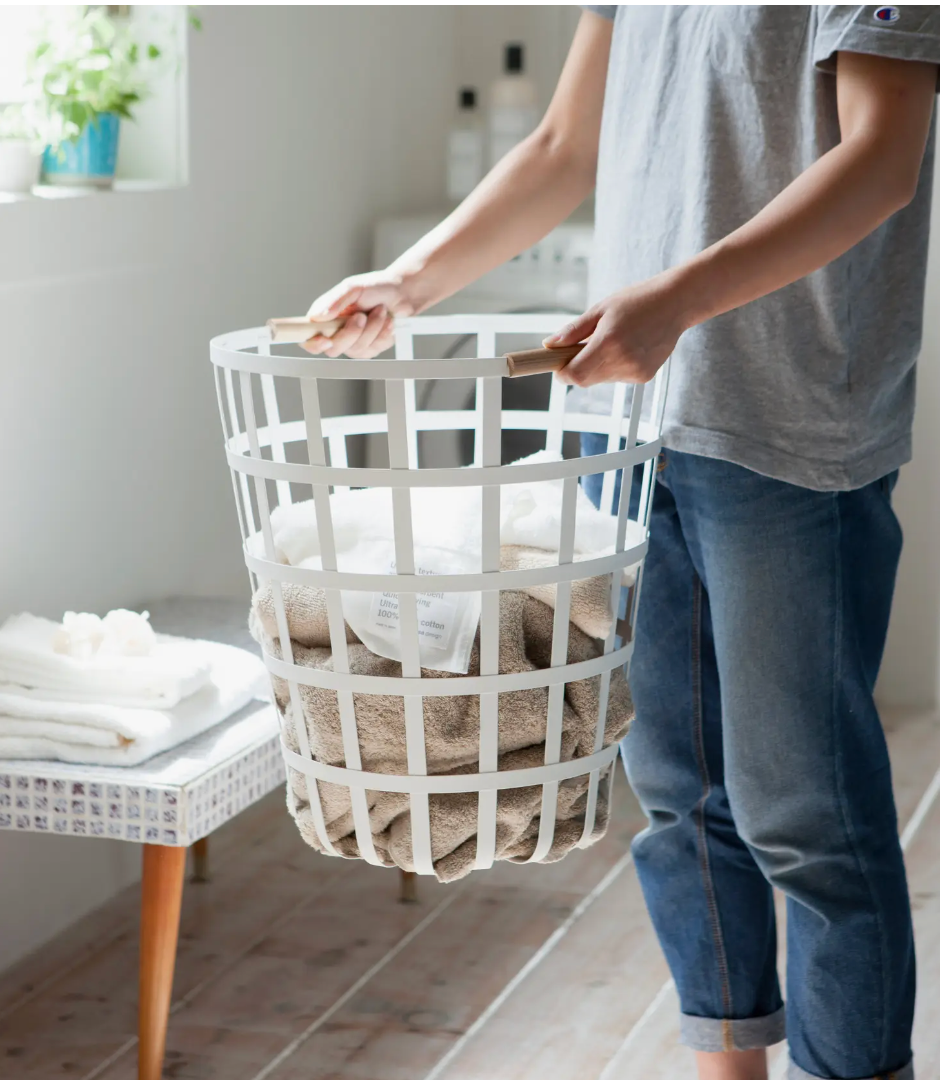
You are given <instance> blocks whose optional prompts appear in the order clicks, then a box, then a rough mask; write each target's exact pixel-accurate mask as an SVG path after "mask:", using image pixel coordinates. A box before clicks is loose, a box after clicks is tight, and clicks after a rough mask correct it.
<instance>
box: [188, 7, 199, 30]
mask: <svg viewBox="0 0 940 1080" xmlns="http://www.w3.org/2000/svg"><path fill="white" fill-rule="evenodd" d="M189 25H190V26H191V27H192V28H193V29H194V30H201V29H202V19H200V18H199V16H198V15H197V14H196V13H195V11H191V12H190V13H189Z"/></svg>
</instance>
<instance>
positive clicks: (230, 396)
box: [223, 368, 255, 535]
mask: <svg viewBox="0 0 940 1080" xmlns="http://www.w3.org/2000/svg"><path fill="white" fill-rule="evenodd" d="M223 374H224V378H225V400H226V404H227V405H228V415H229V420H230V421H231V424H232V434H233V435H234V434H235V433H236V432H237V431H239V427H238V409H237V408H236V406H235V386H234V381H235V380H234V379H233V377H232V372H231V369H230V368H225V369H224V373H223ZM238 484H239V487H240V488H241V493H242V506H243V507H244V514H245V528H246V530H247V532H248V534H249V535H251V534H253V533H254V531H255V529H254V519H253V517H252V513H251V493H250V492H249V490H248V477H247V476H246V475H245V474H244V473H242V472H240V473H239V474H238Z"/></svg>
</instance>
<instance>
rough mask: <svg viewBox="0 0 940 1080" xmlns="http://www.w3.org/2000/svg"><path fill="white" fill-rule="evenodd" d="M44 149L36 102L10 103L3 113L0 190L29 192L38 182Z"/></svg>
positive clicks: (0, 115)
mask: <svg viewBox="0 0 940 1080" xmlns="http://www.w3.org/2000/svg"><path fill="white" fill-rule="evenodd" d="M42 149H43V139H42V137H41V135H40V122H39V115H38V111H37V109H36V108H35V106H34V105H32V104H17V105H8V106H7V107H6V108H5V109H4V110H3V111H2V112H0V191H12V192H18V193H19V192H28V191H29V190H30V189H31V188H32V186H33V184H36V183H38V182H39V165H40V162H41V161H42Z"/></svg>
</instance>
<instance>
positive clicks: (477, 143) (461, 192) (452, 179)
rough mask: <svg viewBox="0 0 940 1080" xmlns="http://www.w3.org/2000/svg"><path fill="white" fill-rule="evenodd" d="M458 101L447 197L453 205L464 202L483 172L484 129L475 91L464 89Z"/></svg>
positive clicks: (449, 144)
mask: <svg viewBox="0 0 940 1080" xmlns="http://www.w3.org/2000/svg"><path fill="white" fill-rule="evenodd" d="M457 101H458V110H457V122H456V123H455V125H454V127H453V128H452V129H451V132H450V135H449V136H448V140H447V195H448V197H449V198H450V199H452V200H453V201H454V202H459V201H460V200H461V199H465V198H466V197H467V196H468V195H469V194H470V192H471V191H473V189H474V188H475V187H476V186H477V184H478V183H479V182H480V180H481V178H482V176H483V172H484V154H483V143H484V140H483V125H482V123H481V122H480V117H479V114H478V112H477V92H476V90H475V89H474V88H473V87H472V86H465V87H464V88H463V89H462V90H461V91H460V94H459V96H458V99H457Z"/></svg>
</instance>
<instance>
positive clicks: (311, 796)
mask: <svg viewBox="0 0 940 1080" xmlns="http://www.w3.org/2000/svg"><path fill="white" fill-rule="evenodd" d="M239 382H240V387H241V398H242V411H243V413H244V417H245V430H246V433H247V436H248V448H249V451H250V453H251V456H252V457H256V458H260V457H261V447H260V445H259V443H258V426H257V423H256V422H255V406H254V399H253V398H252V392H251V375H250V374H248V372H246V371H240V372H239ZM254 480H255V498H256V499H257V502H258V516H259V517H260V519H261V521H260V524H261V535H262V537H263V539H264V551H265V557H266V558H267V559H268V560H269V561H270V562H275V561H276V556H275V551H274V535H273V532H272V530H271V513H270V509H269V506H268V492H267V488H266V487H265V485H264V480H262V479H261V478H260V477H257V476H256V477H254ZM270 585H271V596H272V600H273V602H274V614H275V619H276V621H277V631H278V642H279V645H280V649H281V656H282V657H283V658H285V659H287V660H288V662H290V663H292V662H293V655H294V653H293V648H292V646H291V640H290V629H289V627H288V623H287V613H286V611H285V609H284V592H283V589H282V588H281V583H280V582H279V581H275V580H272V581H271V582H270ZM287 688H288V693H289V695H290V703H291V713H292V715H293V719H294V733H295V735H296V736H297V745H298V748H299V750H300V753H301V755H302V756H303V757H306V758H309V757H311V753H310V740H309V739H308V738H307V725H306V722H305V721H304V712H303V706H302V702H301V699H300V690H299V688H298V686H297V683H296V682H295V681H294V680H293V679H288V681H287ZM302 782H305V783H306V787H307V799H308V802H309V803H310V806H311V811H312V812H313V814H314V823H315V827H317V828H318V833H317V835H318V837H319V840H320V842H321V844H322V845H323V846H324V848H325V849H326V850H327V851H329V852H331V853H335V852H334V848H333V846H332V845H331V844H330V841H329V838H328V837H327V835H326V828H325V826H324V828H323V831H322V832H320V831H319V826H320V825H322V823H323V815H322V813H320V814H317V813H316V811H314V805H316V806H317V807H319V805H320V795H319V791H318V789H317V785H316V782H315V781H314V782H313V783H310V782H309V781H306V780H304V781H302Z"/></svg>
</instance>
